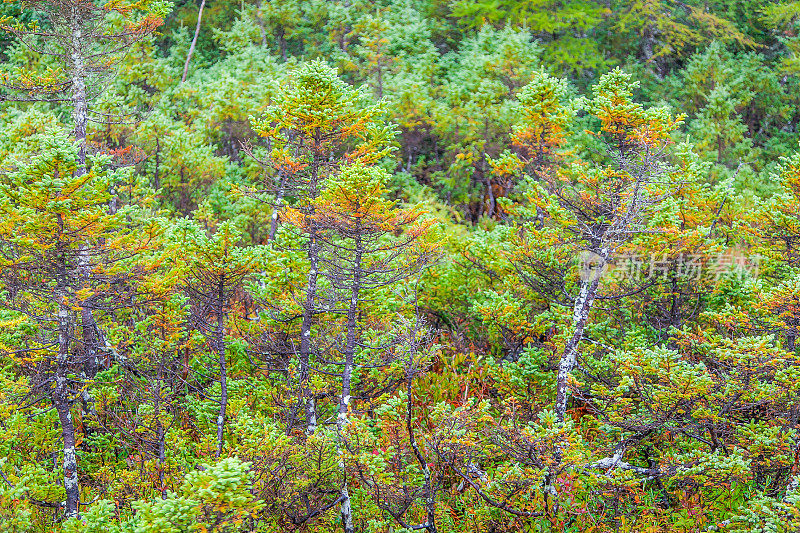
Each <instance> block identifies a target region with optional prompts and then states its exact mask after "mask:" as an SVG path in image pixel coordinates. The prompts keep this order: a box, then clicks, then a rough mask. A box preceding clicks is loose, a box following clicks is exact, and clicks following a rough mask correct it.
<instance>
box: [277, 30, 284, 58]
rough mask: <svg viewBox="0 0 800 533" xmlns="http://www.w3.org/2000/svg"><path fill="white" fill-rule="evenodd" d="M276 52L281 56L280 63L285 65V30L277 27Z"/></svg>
mask: <svg viewBox="0 0 800 533" xmlns="http://www.w3.org/2000/svg"><path fill="white" fill-rule="evenodd" d="M278 50H280V54H281V63H286V28H284V27H283V26H278Z"/></svg>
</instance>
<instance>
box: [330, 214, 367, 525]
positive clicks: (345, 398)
mask: <svg viewBox="0 0 800 533" xmlns="http://www.w3.org/2000/svg"><path fill="white" fill-rule="evenodd" d="M359 232H360V224H359V221H358V220H357V221H356V226H355V231H354V233H355V238H354V241H355V254H356V255H355V258H354V259H353V284H352V285H351V289H350V305H349V307H348V309H347V341H346V342H347V344H346V346H345V350H344V369H343V370H342V393H341V396H340V398H339V415H338V416H337V417H336V427H337V429H338V430H339V439H343V438H344V430H345V426H346V425H347V416H348V411H349V407H350V392H351V391H350V387H351V380H352V378H353V365H354V358H355V352H356V341H357V340H358V332H357V326H358V321H357V320H358V304H359V293H360V292H361V258H362V254H363V247H362V244H361V235H360V234H359ZM342 445H343V444H342V442H340V443H339V445H338V448H339V455H340V459H339V466H340V468H341V469H342V475H343V477H344V488H343V489H342V524H343V525H344V531H345V533H353V532H354V531H355V530H354V529H353V509H352V507H351V504H350V493H349V492H348V490H347V471H346V470H345V465H344V458H343V457H342V451H341V449H342Z"/></svg>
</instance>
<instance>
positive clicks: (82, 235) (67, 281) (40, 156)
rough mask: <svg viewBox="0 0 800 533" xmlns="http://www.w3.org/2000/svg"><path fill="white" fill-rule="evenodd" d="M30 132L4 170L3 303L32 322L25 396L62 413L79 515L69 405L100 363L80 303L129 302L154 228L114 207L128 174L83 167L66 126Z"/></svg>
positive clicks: (0, 206) (0, 186) (70, 503)
mask: <svg viewBox="0 0 800 533" xmlns="http://www.w3.org/2000/svg"><path fill="white" fill-rule="evenodd" d="M26 141H27V150H25V151H21V152H20V153H17V154H15V156H14V157H12V158H9V159H7V160H6V161H5V165H8V166H7V167H6V168H3V169H2V171H0V191H1V194H0V213H1V214H2V217H1V218H2V223H0V261H2V262H1V263H0V273H1V275H2V290H3V291H4V293H5V297H4V299H3V305H4V307H6V308H8V309H10V310H12V311H13V312H14V313H15V315H16V316H24V317H26V320H27V321H28V322H29V323H30V324H31V325H34V326H35V327H34V328H33V329H32V330H31V333H30V338H29V339H28V340H27V342H26V343H25V344H24V345H23V346H22V347H20V349H19V350H14V351H13V353H12V354H10V355H15V356H17V357H24V358H27V360H29V361H31V366H30V371H31V372H33V376H32V379H33V382H34V386H33V387H32V391H31V397H30V398H27V399H26V400H25V402H23V404H24V405H38V404H40V402H46V403H47V404H49V406H51V407H52V408H54V409H55V410H56V411H57V413H58V418H59V422H60V426H61V438H62V442H63V465H64V468H63V481H64V488H65V490H66V503H65V514H66V516H77V514H78V506H79V487H78V464H77V460H76V455H75V446H76V433H75V422H74V419H73V415H72V405H73V404H74V402H76V401H77V400H78V399H81V393H82V392H83V391H85V388H86V387H87V386H88V384H87V382H86V381H85V380H84V378H82V377H81V376H82V375H83V376H85V375H86V374H92V375H93V374H94V373H96V372H97V370H98V368H97V366H96V365H97V359H96V355H97V354H96V352H94V351H93V349H94V348H96V347H93V346H91V345H90V344H91V343H93V342H95V337H94V335H95V332H93V331H92V330H91V329H90V327H91V326H90V324H91V323H90V322H87V321H83V322H82V328H81V329H82V335H79V334H78V332H79V329H78V328H77V324H76V316H75V312H76V310H83V309H88V310H90V311H94V310H107V311H108V310H113V309H115V308H116V307H119V306H120V305H124V299H123V298H129V296H123V294H121V293H122V292H123V291H125V290H126V289H125V287H126V286H127V285H128V283H129V281H130V279H131V277H132V276H131V272H130V271H127V270H126V267H125V266H124V265H125V264H126V263H128V262H129V258H130V257H131V256H133V255H135V254H136V251H137V249H141V246H142V245H143V244H144V243H146V242H147V239H148V237H147V236H148V232H147V231H144V232H143V233H140V235H139V237H141V238H142V240H138V239H137V238H135V236H134V235H132V234H131V233H129V229H128V225H129V223H128V222H127V221H126V219H127V218H128V217H130V216H132V215H135V212H134V210H132V209H123V210H119V211H117V212H116V213H109V212H108V199H109V192H108V191H109V190H110V189H111V187H112V186H113V185H114V184H115V183H117V182H119V181H121V180H122V178H123V176H122V175H121V174H119V173H111V172H108V171H107V170H105V169H104V166H105V164H107V161H104V160H102V159H95V160H93V161H92V166H91V167H90V170H89V172H88V173H84V172H81V171H80V170H79V151H80V147H79V146H77V145H74V144H72V142H71V141H70V140H69V139H68V138H66V137H65V136H64V135H63V134H59V133H56V132H52V131H49V132H46V133H44V134H39V135H37V136H33V137H29V138H28V139H27V140H26ZM153 231H154V230H153ZM121 299H123V300H122V301H120V300H121ZM104 348H105V347H104ZM112 353H113V351H112V352H111V353H109V356H110V355H111V354H112ZM110 363H111V362H110V361H106V362H104V363H103V364H104V365H109V364H110ZM87 369H91V372H89V371H88V370H87Z"/></svg>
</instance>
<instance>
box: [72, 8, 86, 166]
mask: <svg viewBox="0 0 800 533" xmlns="http://www.w3.org/2000/svg"><path fill="white" fill-rule="evenodd" d="M80 17H81V15H80V13H79V12H78V9H77V8H76V7H73V8H72V21H71V31H72V42H71V45H72V46H71V49H70V59H69V60H70V63H71V67H72V68H71V70H72V72H71V73H70V74H71V75H72V118H73V120H74V121H75V140H76V141H77V142H78V168H77V169H76V171H75V173H76V174H77V175H78V177H80V176H83V175H84V174H85V173H86V124H87V122H88V121H89V114H88V108H87V100H86V65H85V63H84V56H83V54H84V50H83V44H84V43H83V32H82V31H81V30H82V27H81V26H82V20H81V18H80Z"/></svg>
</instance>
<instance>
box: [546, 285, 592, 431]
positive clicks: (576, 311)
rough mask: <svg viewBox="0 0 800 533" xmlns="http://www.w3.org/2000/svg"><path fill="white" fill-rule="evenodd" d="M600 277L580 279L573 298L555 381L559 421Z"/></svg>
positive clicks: (556, 407)
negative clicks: (569, 325) (569, 328)
mask: <svg viewBox="0 0 800 533" xmlns="http://www.w3.org/2000/svg"><path fill="white" fill-rule="evenodd" d="M599 284H600V278H599V277H598V278H597V279H589V280H582V281H581V288H580V292H579V294H578V297H577V298H576V299H575V306H574V308H573V314H572V329H573V333H572V337H571V338H570V339H569V341H567V344H566V346H564V353H563V355H562V356H561V361H560V362H559V365H558V379H557V382H556V405H555V412H556V417H557V418H558V421H559V422H563V421H564V415H565V414H566V411H567V400H568V398H569V377H570V375H571V374H572V370H573V369H574V368H575V362H576V360H577V357H578V345H579V344H580V342H581V340H582V339H583V331H584V329H585V328H586V322H587V321H588V318H589V311H591V309H592V306H593V305H594V299H595V296H597V287H598V285H599Z"/></svg>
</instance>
